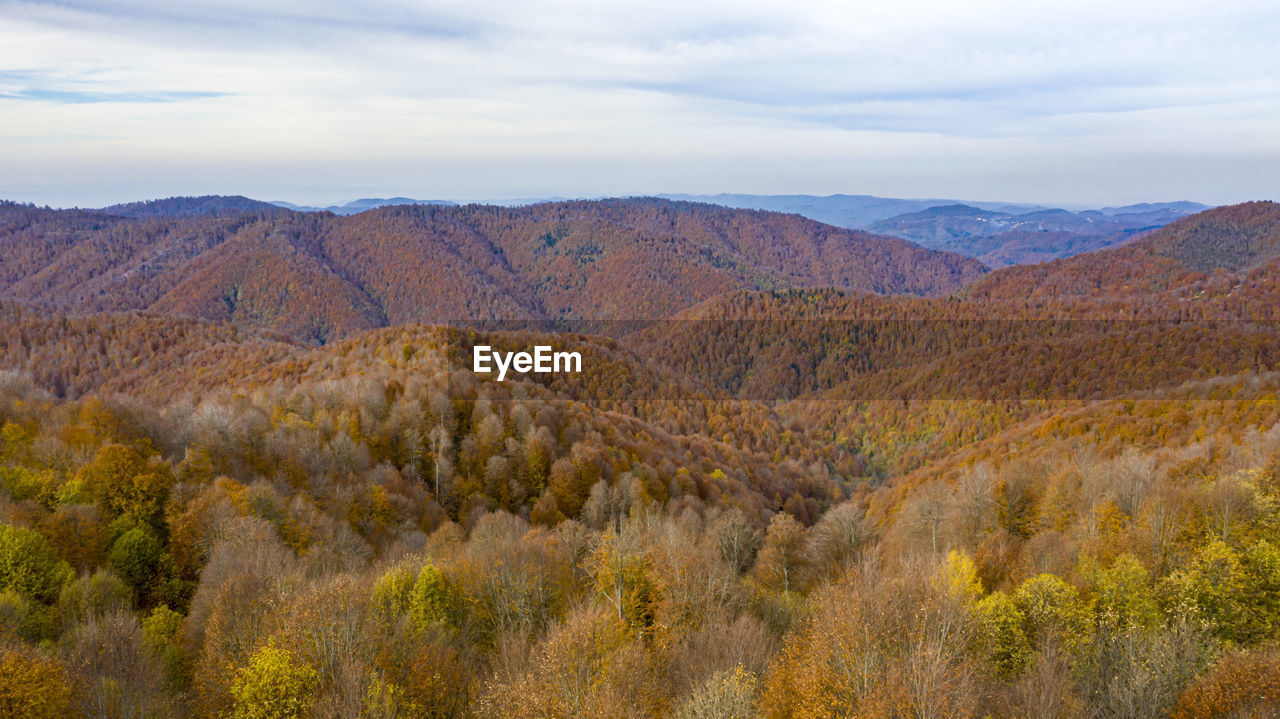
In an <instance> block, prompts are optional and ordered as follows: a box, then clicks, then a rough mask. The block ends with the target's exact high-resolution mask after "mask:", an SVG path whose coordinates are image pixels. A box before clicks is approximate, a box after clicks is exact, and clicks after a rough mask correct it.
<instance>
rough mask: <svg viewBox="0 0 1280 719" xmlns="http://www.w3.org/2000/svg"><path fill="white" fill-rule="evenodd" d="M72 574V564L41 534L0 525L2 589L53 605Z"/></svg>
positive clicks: (0, 580) (0, 584)
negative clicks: (63, 558)
mask: <svg viewBox="0 0 1280 719" xmlns="http://www.w3.org/2000/svg"><path fill="white" fill-rule="evenodd" d="M72 575H73V573H72V571H71V566H70V565H69V564H67V563H66V562H64V561H61V560H59V559H58V556H57V554H56V553H55V552H54V551H53V547H52V546H50V544H49V541H48V540H46V539H45V538H44V537H43V536H41V535H40V534H39V533H37V532H33V531H31V530H29V529H22V528H19V527H11V526H9V525H7V524H0V590H4V589H12V590H13V591H15V592H17V593H18V594H21V595H23V596H26V597H31V598H33V599H36V600H38V601H41V602H44V603H46V604H51V603H53V602H54V601H55V600H56V599H57V598H58V594H59V593H61V592H62V587H63V585H65V584H66V583H67V582H69V581H71V577H72Z"/></svg>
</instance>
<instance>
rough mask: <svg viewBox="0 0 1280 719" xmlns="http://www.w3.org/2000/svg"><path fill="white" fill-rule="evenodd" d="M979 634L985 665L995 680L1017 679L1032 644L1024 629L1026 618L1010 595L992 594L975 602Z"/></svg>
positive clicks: (1028, 655)
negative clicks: (979, 628) (989, 668)
mask: <svg viewBox="0 0 1280 719" xmlns="http://www.w3.org/2000/svg"><path fill="white" fill-rule="evenodd" d="M978 622H979V626H980V627H981V630H980V632H979V634H978V638H979V642H980V644H981V646H982V650H983V653H984V654H985V655H986V660H987V663H988V664H989V665H990V666H991V668H992V670H993V671H994V672H995V674H996V676H999V677H1002V678H1005V679H1008V678H1011V677H1014V676H1016V675H1017V674H1019V673H1020V672H1022V670H1023V669H1024V668H1026V666H1027V665H1028V664H1029V663H1030V662H1031V657H1032V652H1031V642H1030V641H1029V640H1028V639H1027V633H1026V630H1025V629H1024V626H1025V624H1026V615H1024V614H1023V613H1022V610H1021V609H1019V608H1018V605H1017V604H1015V603H1014V601H1013V600H1012V599H1010V598H1009V595H1007V594H1005V593H1004V592H992V593H991V594H989V595H987V596H986V597H983V598H982V600H981V601H979V602H978Z"/></svg>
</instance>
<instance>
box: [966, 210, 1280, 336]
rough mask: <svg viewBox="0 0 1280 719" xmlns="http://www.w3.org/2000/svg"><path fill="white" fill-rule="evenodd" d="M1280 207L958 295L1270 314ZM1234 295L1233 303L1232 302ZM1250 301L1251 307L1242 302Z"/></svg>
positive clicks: (1237, 213) (995, 276)
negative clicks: (1211, 305) (1216, 307)
mask: <svg viewBox="0 0 1280 719" xmlns="http://www.w3.org/2000/svg"><path fill="white" fill-rule="evenodd" d="M1277 262H1280V204H1277V203H1274V202H1248V203H1244V204H1240V205H1231V206H1229V207H1219V208H1215V209H1212V210H1207V211H1205V212H1201V213H1198V214H1196V215H1192V216H1191V217H1187V218H1185V219H1182V220H1179V221H1178V222H1174V223H1172V224H1169V225H1167V226H1165V227H1163V228H1161V229H1159V230H1156V231H1154V232H1151V233H1150V234H1147V235H1145V236H1144V237H1142V238H1141V239H1138V240H1135V241H1134V242H1132V243H1130V244H1128V245H1126V246H1124V247H1118V248H1112V249H1108V250H1104V251H1101V252H1095V253H1089V254H1084V255H1078V256H1076V257H1071V258H1067V259H1061V260H1057V261H1055V262H1050V263H1046V264H1044V265H1038V266H1034V267H1020V268H1011V269H1006V270H1000V271H997V272H994V273H992V274H991V275H989V276H987V277H985V278H983V279H982V280H979V281H978V282H975V283H974V284H973V285H971V286H969V287H967V288H965V290H964V291H963V293H962V294H963V295H964V296H966V297H968V298H971V299H980V300H984V301H1021V300H1025V301H1028V302H1033V303H1042V304H1043V303H1046V302H1051V303H1068V304H1072V305H1082V304H1092V305H1095V306H1102V305H1105V304H1107V303H1110V302H1113V301H1114V300H1115V299H1116V298H1117V297H1129V298H1134V300H1135V301H1134V302H1133V304H1135V305H1140V306H1142V307H1143V308H1144V311H1145V312H1148V313H1151V312H1161V311H1163V312H1164V313H1165V314H1166V315H1167V314H1169V313H1171V312H1179V311H1183V310H1186V309H1189V308H1192V307H1196V308H1198V307H1200V306H1202V305H1205V304H1206V303H1208V302H1216V303H1219V304H1223V305H1230V306H1236V307H1237V308H1238V309H1240V310H1248V314H1249V315H1250V316H1258V315H1259V313H1261V314H1264V315H1266V314H1270V313H1271V312H1272V311H1273V310H1274V305H1273V304H1271V303H1270V302H1265V301H1261V299H1262V298H1263V297H1269V296H1272V295H1274V293H1275V291H1276V289H1277V272H1276V269H1277ZM1233 295H1234V299H1232V297H1233ZM1246 296H1252V297H1253V298H1254V299H1255V300H1256V301H1255V302H1253V303H1251V305H1252V306H1245V305H1241V299H1242V298H1243V297H1246Z"/></svg>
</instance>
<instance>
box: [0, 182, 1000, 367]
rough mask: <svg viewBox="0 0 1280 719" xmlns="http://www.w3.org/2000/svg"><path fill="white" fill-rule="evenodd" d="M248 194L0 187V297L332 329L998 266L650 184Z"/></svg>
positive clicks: (306, 331)
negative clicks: (5, 195) (119, 208)
mask: <svg viewBox="0 0 1280 719" xmlns="http://www.w3.org/2000/svg"><path fill="white" fill-rule="evenodd" d="M237 204H238V200H235V198H231V199H230V200H228V201H227V202H215V201H212V200H210V199H209V198H196V199H195V200H186V201H180V200H174V201H162V202H160V203H150V204H149V205H148V207H150V209H149V210H147V209H146V208H134V209H133V210H130V211H132V212H135V214H141V215H143V216H141V217H136V218H135V217H123V216H120V215H110V214H105V213H94V212H85V211H78V210H75V211H57V210H41V209H37V208H32V207H24V206H19V205H13V204H5V205H0V249H3V250H4V253H5V255H4V256H5V257H6V261H5V263H4V267H3V268H0V297H4V298H8V299H14V300H19V301H26V302H37V303H44V304H49V305H55V306H60V307H64V308H67V309H74V310H80V311H103V310H124V309H139V310H141V309H149V310H154V311H157V312H165V313H171V314H185V315H191V316H195V317H202V318H207V319H228V320H231V321H234V322H236V323H238V324H241V325H243V326H246V327H262V328H271V329H277V330H280V331H282V332H286V333H288V334H290V335H293V336H298V337H302V338H305V339H308V340H312V341H320V342H324V341H328V340H329V339H331V338H334V337H339V336H343V335H347V334H350V333H352V332H357V331H361V330H364V329H369V328H372V327H379V326H385V325H387V324H403V323H408V322H459V321H463V322H465V321H480V320H491V319H579V318H588V319H596V318H598V319H643V318H661V317H666V316H669V315H671V314H674V313H676V312H678V311H680V310H682V309H684V308H686V307H688V306H690V305H693V304H696V303H698V302H701V301H703V300H706V299H708V298H710V297H713V296H715V295H717V294H720V293H722V292H725V291H728V290H733V289H748V290H763V289H779V288H791V287H828V286H829V287H837V288H845V289H858V290H863V291H869V292H876V293H885V294H892V293H906V294H936V293H942V292H949V291H953V290H955V289H956V288H958V287H960V286H961V285H963V284H964V283H966V282H968V281H971V280H973V279H975V278H976V277H978V276H979V275H981V274H982V273H983V272H984V271H985V268H984V267H983V266H982V265H981V264H979V263H978V262H976V261H974V260H971V259H968V258H964V257H961V256H959V255H954V254H948V253H939V252H932V251H929V250H924V249H921V248H919V247H916V246H914V245H911V244H909V243H907V242H904V241H901V240H897V239H893V238H883V237H877V236H874V235H868V234H866V233H862V232H856V231H850V230H841V229H838V228H835V227H830V226H827V225H822V224H819V223H816V222H813V221H811V220H805V219H803V218H799V217H795V216H786V215H778V214H775V213H767V212H751V211H738V210H728V209H724V208H719V207H712V206H707V205H694V204H689V203H672V202H667V201H662V200H652V199H632V200H605V201H596V202H585V201H582V202H565V203H551V204H543V205H534V206H529V207H521V208H500V207H492V206H477V205H469V206H465V207H443V206H427V205H418V206H396V207H384V208H379V209H376V210H371V211H368V212H364V213H360V214H358V215H353V216H351V217H337V216H333V215H328V214H311V213H296V212H291V211H288V210H284V209H280V208H276V207H274V206H268V207H267V208H261V207H257V206H254V209H252V210H250V211H244V212H240V211H235V210H234V209H225V208H224V209H216V210H210V209H209V208H222V207H223V206H224V205H225V206H228V207H232V208H234V207H235V206H237ZM205 210H209V212H205ZM210 213H211V214H210Z"/></svg>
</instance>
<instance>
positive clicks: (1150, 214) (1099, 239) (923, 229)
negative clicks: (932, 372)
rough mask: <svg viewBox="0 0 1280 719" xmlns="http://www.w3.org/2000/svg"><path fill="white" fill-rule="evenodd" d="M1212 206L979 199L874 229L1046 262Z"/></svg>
mask: <svg viewBox="0 0 1280 719" xmlns="http://www.w3.org/2000/svg"><path fill="white" fill-rule="evenodd" d="M1205 209H1208V208H1207V206H1205V205H1201V204H1199V203H1195V202H1167V203H1160V204H1150V203H1146V204H1142V205H1130V206H1127V207H1108V208H1104V209H1102V210H1085V211H1081V212H1070V211H1067V210H1062V209H1044V210H1035V211H1032V212H1018V213H1012V212H1004V211H993V210H989V209H983V208H980V207H976V206H973V205H965V204H952V205H942V206H938V207H930V208H926V209H924V210H918V211H915V212H909V213H906V214H902V215H898V216H895V217H891V218H888V219H884V220H880V221H877V222H874V223H872V224H871V226H870V228H869V229H870V230H871V231H872V232H877V233H881V234H887V235H893V236H895V237H901V238H903V239H907V240H911V241H912V242H916V243H919V244H921V245H923V246H925V247H931V248H933V249H945V250H950V251H952V252H959V253H961V254H965V255H969V256H970V257H976V258H978V259H980V260H982V261H983V262H984V263H986V264H987V265H989V266H993V267H999V266H1003V265H1013V264H1028V263H1034V262H1044V261H1047V260H1053V259H1057V258H1059V257H1069V256H1071V255H1075V254H1079V253H1081V252H1089V251H1093V250H1098V249H1102V248H1105V247H1110V246H1113V245H1118V244H1122V243H1124V242H1127V241H1129V240H1130V239H1132V238H1133V237H1134V236H1135V235H1137V234H1139V233H1141V232H1145V231H1148V230H1153V229H1156V228H1158V227H1162V226H1164V225H1167V224H1169V223H1170V222H1173V221H1174V220H1177V219H1180V218H1182V217H1186V216H1187V215H1190V214H1194V213H1196V212H1200V211H1202V210H1205Z"/></svg>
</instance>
